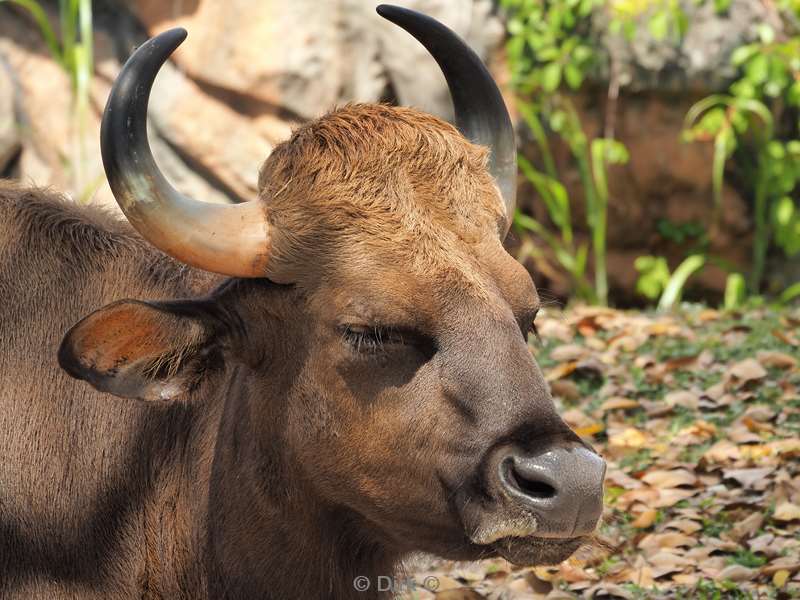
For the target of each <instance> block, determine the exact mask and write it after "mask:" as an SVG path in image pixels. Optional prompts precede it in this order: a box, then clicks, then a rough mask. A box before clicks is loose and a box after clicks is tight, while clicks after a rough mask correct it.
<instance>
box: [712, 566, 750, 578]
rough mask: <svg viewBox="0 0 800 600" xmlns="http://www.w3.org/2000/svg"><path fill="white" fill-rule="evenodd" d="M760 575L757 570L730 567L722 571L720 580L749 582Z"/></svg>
mask: <svg viewBox="0 0 800 600" xmlns="http://www.w3.org/2000/svg"><path fill="white" fill-rule="evenodd" d="M757 575H758V570H757V569H749V568H748V567H745V566H743V565H729V566H727V567H725V568H724V569H722V571H720V573H719V578H720V579H721V580H722V579H729V580H730V581H749V580H751V579H754V578H755V577H756V576H757Z"/></svg>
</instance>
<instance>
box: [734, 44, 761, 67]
mask: <svg viewBox="0 0 800 600" xmlns="http://www.w3.org/2000/svg"><path fill="white" fill-rule="evenodd" d="M756 52H758V45H757V44H746V45H744V46H739V47H738V48H736V50H734V51H733V54H731V62H732V63H733V64H734V65H735V66H737V67H738V66H740V65H742V64H744V63H745V62H746V61H748V60H749V59H750V57H752V56H753V55H754V54H755V53H756Z"/></svg>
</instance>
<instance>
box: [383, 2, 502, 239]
mask: <svg viewBox="0 0 800 600" xmlns="http://www.w3.org/2000/svg"><path fill="white" fill-rule="evenodd" d="M377 11H378V14H379V15H380V16H382V17H383V18H384V19H388V20H389V21H391V22H392V23H394V24H395V25H398V26H400V27H402V28H403V29H405V30H406V31H407V32H408V33H410V34H411V35H413V36H414V37H415V38H416V39H417V40H418V41H419V42H420V43H421V44H422V45H423V46H425V48H426V49H427V50H428V52H430V53H431V56H433V58H434V59H436V62H437V63H439V67H440V68H441V70H442V73H443V74H444V77H445V79H446V80H447V85H448V87H449V88H450V95H451V96H452V98H453V106H454V108H455V115H456V125H457V126H458V129H459V130H460V131H461V133H462V134H464V136H465V137H466V138H468V139H469V140H471V141H472V142H474V143H476V144H481V145H483V146H488V147H489V148H490V150H491V155H490V158H489V171H490V172H491V174H492V175H493V176H494V178H495V180H496V181H497V185H498V187H499V188H500V193H501V194H502V195H503V201H504V202H505V205H506V223H505V231H504V232H503V235H504V236H505V234H506V233H508V228H509V227H510V226H511V221H512V220H513V218H514V208H515V206H516V195H517V194H516V190H517V185H516V179H517V145H516V141H515V140H514V128H513V126H512V125H511V118H510V117H509V116H508V110H506V105H505V103H504V102H503V97H502V95H501V94H500V90H499V89H497V84H496V83H495V82H494V79H492V76H491V75H490V74H489V71H488V70H487V69H486V67H485V66H484V64H483V62H482V61H481V59H480V58H479V57H478V55H477V54H475V52H473V50H472V49H471V48H470V47H469V46H467V44H466V43H465V42H464V40H462V39H461V38H460V37H458V36H457V35H456V34H455V33H454V32H453V31H451V30H450V29H449V28H447V27H445V26H444V25H442V24H441V23H440V22H439V21H437V20H435V19H432V18H431V17H428V16H426V15H423V14H421V13H418V12H416V11H413V10H409V9H407V8H400V7H399V6H390V5H386V4H381V5H380V6H378V8H377Z"/></svg>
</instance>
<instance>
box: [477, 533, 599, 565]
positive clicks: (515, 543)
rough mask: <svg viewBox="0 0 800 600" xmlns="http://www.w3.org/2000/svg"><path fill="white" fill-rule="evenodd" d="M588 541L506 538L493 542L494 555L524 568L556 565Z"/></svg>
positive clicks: (582, 538)
mask: <svg viewBox="0 0 800 600" xmlns="http://www.w3.org/2000/svg"><path fill="white" fill-rule="evenodd" d="M587 541H588V538H586V537H585V536H581V537H575V538H567V539H553V538H541V537H534V536H532V537H525V538H520V537H506V538H500V539H499V540H496V541H495V542H492V544H491V547H492V548H493V550H494V553H495V554H497V555H498V556H501V557H503V558H505V559H506V560H507V561H508V562H510V563H513V564H515V565H518V566H522V567H533V566H540V565H555V564H558V563H560V562H562V561H564V560H567V559H568V558H569V557H570V556H572V554H573V553H574V552H575V551H576V550H577V549H578V548H580V547H581V546H582V545H584V544H585V543H586V542H587Z"/></svg>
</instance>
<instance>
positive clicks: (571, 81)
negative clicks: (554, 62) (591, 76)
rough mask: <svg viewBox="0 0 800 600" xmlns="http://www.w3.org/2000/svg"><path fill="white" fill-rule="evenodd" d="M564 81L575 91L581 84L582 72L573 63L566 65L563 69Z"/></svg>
mask: <svg viewBox="0 0 800 600" xmlns="http://www.w3.org/2000/svg"><path fill="white" fill-rule="evenodd" d="M564 79H565V80H566V81H567V85H569V87H571V88H572V89H573V90H577V89H578V88H579V87H581V83H583V72H582V71H581V70H580V69H579V68H578V67H577V66H576V65H575V63H568V64H567V66H566V67H564Z"/></svg>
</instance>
